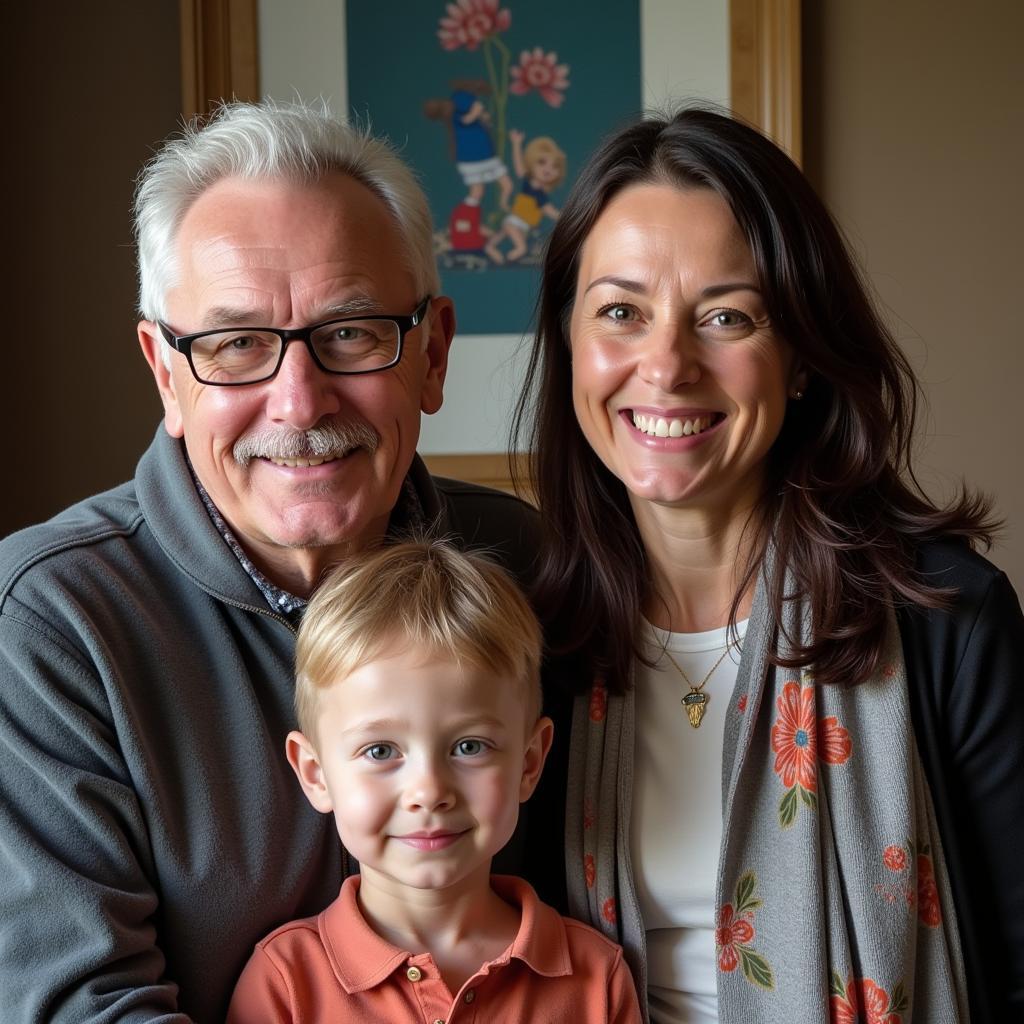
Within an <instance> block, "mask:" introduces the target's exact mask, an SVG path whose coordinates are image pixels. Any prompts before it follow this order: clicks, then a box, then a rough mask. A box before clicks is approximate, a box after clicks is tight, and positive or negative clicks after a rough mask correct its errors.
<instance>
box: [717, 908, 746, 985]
mask: <svg viewBox="0 0 1024 1024" xmlns="http://www.w3.org/2000/svg"><path fill="white" fill-rule="evenodd" d="M734 914H735V911H734V910H733V909H732V904H731V903H726V904H725V906H723V907H722V909H721V910H720V911H719V912H718V927H717V928H716V929H715V945H716V946H717V947H718V966H719V969H720V970H723V971H735V970H736V968H737V967H738V966H739V963H740V958H739V955H738V954H737V952H736V946H737V945H742V946H749V945H750V943H751V942H753V941H754V935H755V932H754V926H753V925H752V924H751V923H750V922H751V920H753V917H754V915H753V914H744V915H743V916H742V917H735V916H734Z"/></svg>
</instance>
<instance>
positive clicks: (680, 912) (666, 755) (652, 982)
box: [630, 620, 747, 1024]
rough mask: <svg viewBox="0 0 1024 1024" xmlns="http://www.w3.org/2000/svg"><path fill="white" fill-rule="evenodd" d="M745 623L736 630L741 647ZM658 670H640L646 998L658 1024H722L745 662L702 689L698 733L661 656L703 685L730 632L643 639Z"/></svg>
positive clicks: (637, 785)
mask: <svg viewBox="0 0 1024 1024" xmlns="http://www.w3.org/2000/svg"><path fill="white" fill-rule="evenodd" d="M746 629H747V620H744V621H742V622H739V623H737V627H736V635H737V636H738V637H739V639H740V641H742V639H743V636H744V635H745V633H746ZM642 639H643V642H644V647H645V653H646V654H647V655H648V656H649V657H651V658H658V659H659V660H658V661H657V663H656V664H655V666H654V668H648V667H647V666H646V665H644V664H643V663H640V664H639V665H638V672H637V679H636V686H637V688H636V756H635V761H634V784H633V807H632V815H631V822H630V854H631V858H632V866H633V877H634V880H635V883H636V893H637V898H638V900H639V904H640V913H641V915H642V917H643V921H644V925H645V926H646V929H647V983H648V988H647V994H648V999H649V1003H650V1011H651V1021H652V1022H654V1024H717V1021H718V996H717V990H716V978H717V969H716V962H715V880H716V876H717V874H718V852H719V847H720V845H721V840H722V746H723V742H724V733H725V709H726V707H727V705H728V702H729V701H730V700H732V699H733V687H734V686H735V683H736V674H737V671H738V669H739V660H740V653H739V651H738V650H737V649H736V647H735V644H734V646H733V647H732V649H731V650H730V651H729V653H728V654H727V655H726V656H725V658H724V660H723V661H722V662H721V663H720V664H719V665H718V667H717V668H716V669H715V670H714V672H713V673H712V675H711V678H710V679H709V680H708V682H707V683H706V685H705V686H704V687H703V692H704V693H706V694H707V695H708V703H707V704H706V705H705V713H704V718H703V720H702V721H701V724H700V727H699V728H697V729H695V728H693V726H691V725H690V720H689V718H688V717H687V714H686V709H685V708H684V707H683V705H682V704H681V703H680V701H681V700H682V698H683V696H684V695H685V694H687V693H689V692H690V690H689V687H688V686H687V685H686V683H685V682H684V681H683V678H682V676H681V675H680V673H679V672H678V671H677V670H676V669H675V668H674V667H673V665H672V663H671V662H670V661H669V660H668V658H667V657H666V656H665V655H664V654H663V653H662V652H663V651H664V650H666V649H667V650H668V652H669V653H670V654H671V655H672V657H673V658H674V659H675V660H676V662H677V663H678V664H679V665H680V666H681V668H682V670H683V671H684V672H685V673H686V675H687V677H688V678H689V679H690V681H691V683H693V684H694V685H698V684H699V683H700V681H701V680H702V679H703V678H704V677H705V676H706V675H707V673H708V672H709V671H710V669H711V667H712V666H713V665H714V664H715V662H716V661H717V660H718V658H719V657H720V656H721V655H722V653H723V652H724V651H725V648H726V644H727V643H728V641H729V639H730V633H729V629H728V628H727V627H723V628H722V629H713V630H710V631H708V632H706V633H668V632H666V631H664V630H661V629H657V628H656V627H654V626H652V625H650V624H649V623H645V624H644V632H643V636H642Z"/></svg>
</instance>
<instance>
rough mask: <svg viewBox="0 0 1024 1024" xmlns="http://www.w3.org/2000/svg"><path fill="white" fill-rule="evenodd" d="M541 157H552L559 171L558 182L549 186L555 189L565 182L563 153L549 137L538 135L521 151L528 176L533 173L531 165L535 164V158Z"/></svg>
mask: <svg viewBox="0 0 1024 1024" xmlns="http://www.w3.org/2000/svg"><path fill="white" fill-rule="evenodd" d="M542 156H550V157H552V158H553V159H554V160H555V162H556V163H557V164H558V166H559V168H560V170H561V173H560V174H559V176H558V181H555V182H552V184H551V187H552V188H557V187H558V186H559V185H561V184H562V182H563V181H564V180H565V164H566V161H565V152H564V151H563V150H562V149H561V148H559V145H558V143H557V142H555V140H554V139H553V138H551V137H550V136H549V135H538V136H537V138H535V139H531V140H530V141H529V142H528V143H527V144H526V148H525V149H524V150H523V163H524V164H525V166H526V171H527V173H528V174H532V173H533V165H534V164H535V163H536V162H537V158H538V157H542Z"/></svg>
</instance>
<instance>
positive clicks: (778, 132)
mask: <svg viewBox="0 0 1024 1024" xmlns="http://www.w3.org/2000/svg"><path fill="white" fill-rule="evenodd" d="M729 92H730V104H731V106H732V109H733V111H734V112H735V113H736V114H738V115H739V116H740V117H742V118H743V119H744V120H746V121H749V122H750V123H751V124H753V125H755V126H756V127H758V128H760V129H761V131H763V132H764V133H765V135H767V136H768V137H769V138H771V139H773V140H774V141H775V142H776V143H778V145H780V146H781V147H782V148H783V149H784V150H785V151H786V152H787V153H788V154H789V155H790V157H792V159H793V160H794V161H795V162H796V163H797V164H799V163H800V161H801V159H802V156H803V116H802V109H801V108H802V102H803V91H802V76H801V61H800V0H730V2H729Z"/></svg>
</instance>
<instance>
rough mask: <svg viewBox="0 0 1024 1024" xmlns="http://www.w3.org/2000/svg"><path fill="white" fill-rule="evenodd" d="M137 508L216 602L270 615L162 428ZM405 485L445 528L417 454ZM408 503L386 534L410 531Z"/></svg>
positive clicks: (143, 470) (144, 462)
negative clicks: (211, 516) (410, 488)
mask: <svg viewBox="0 0 1024 1024" xmlns="http://www.w3.org/2000/svg"><path fill="white" fill-rule="evenodd" d="M135 486H136V494H137V496H138V500H139V505H140V507H141V508H142V512H143V514H144V516H145V518H146V522H147V523H148V524H149V527H150V529H151V530H152V531H153V535H154V536H155V538H156V540H157V543H158V544H159V545H160V547H161V549H162V550H163V552H164V554H165V555H166V556H167V557H168V559H170V561H171V562H172V563H173V564H174V565H176V566H177V567H178V569H179V570H180V571H181V572H183V573H185V575H186V576H188V577H190V578H191V579H192V580H193V582H195V583H196V585H197V586H199V587H201V588H202V589H203V590H205V591H207V593H209V594H211V595H212V596H213V597H215V598H217V599H218V600H221V601H225V602H226V603H228V604H232V605H237V606H239V607H243V608H249V609H251V610H253V611H258V612H264V613H266V614H268V615H273V614H274V613H273V612H272V611H271V609H270V606H269V605H268V604H267V601H266V598H265V597H264V595H263V594H262V593H261V592H260V590H259V588H258V587H257V585H256V583H255V582H254V580H253V579H252V577H251V576H250V575H249V574H248V573H247V572H246V571H245V569H244V568H243V567H242V564H241V563H240V562H239V560H238V558H237V557H236V556H235V554H234V552H233V551H232V550H231V548H230V547H228V545H227V543H226V542H225V540H224V538H223V537H222V536H221V534H220V532H219V531H218V529H217V527H216V525H215V524H214V522H213V520H212V519H211V518H210V516H209V514H208V513H207V511H206V506H205V505H204V504H203V502H202V499H201V498H200V496H199V492H198V491H197V490H196V486H195V483H194V482H193V479H192V474H191V472H190V471H189V466H188V461H187V459H186V457H185V445H184V442H182V441H180V440H178V439H177V438H172V437H171V436H170V435H169V434H168V433H167V431H166V430H164V427H163V424H162V423H161V425H160V426H159V427H157V432H156V436H155V437H154V438H153V442H152V444H151V445H150V446H149V448H148V449H147V450H146V452H145V453H144V454H143V456H142V458H141V460H140V461H139V465H138V468H137V469H136V472H135ZM403 487H412V488H413V490H414V493H415V496H416V497H417V498H418V499H419V506H420V507H421V508H422V510H423V514H424V516H425V519H426V522H427V524H430V525H437V526H438V527H439V528H440V529H441V530H442V531H443V530H445V529H447V523H446V517H445V515H444V506H443V503H442V501H441V497H440V495H439V493H438V491H437V488H436V486H435V485H434V481H433V479H432V478H431V476H430V473H429V472H428V471H427V468H426V466H425V465H424V464H423V462H422V460H421V459H420V457H419V456H418V455H414V456H413V464H412V466H411V467H410V469H409V473H408V475H407V477H406V482H405V484H404V485H403ZM407 504H415V502H412V503H407V502H401V501H400V502H399V509H398V511H397V513H396V515H395V516H394V517H393V522H392V523H389V525H388V532H389V533H392V532H394V531H395V530H408V529H411V528H412V527H413V526H414V525H415V523H414V522H407V520H409V518H410V516H409V513H408V512H407V511H405V506H406V505H407Z"/></svg>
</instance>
